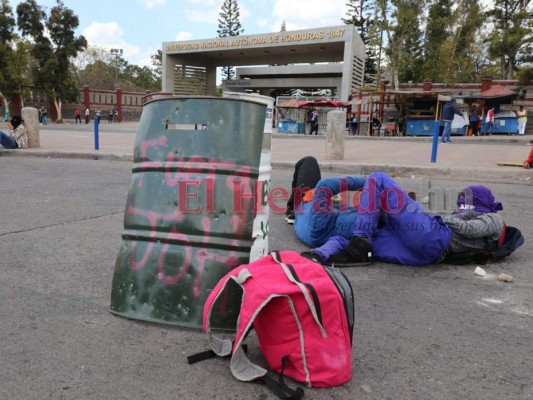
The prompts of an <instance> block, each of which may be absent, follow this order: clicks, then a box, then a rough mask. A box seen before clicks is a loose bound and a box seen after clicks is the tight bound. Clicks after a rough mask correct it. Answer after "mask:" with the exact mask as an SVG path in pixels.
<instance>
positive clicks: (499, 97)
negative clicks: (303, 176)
mask: <svg viewBox="0 0 533 400" xmlns="http://www.w3.org/2000/svg"><path fill="white" fill-rule="evenodd" d="M516 97H518V94H517V93H516V92H513V91H512V90H510V89H507V88H505V87H503V86H501V85H496V86H493V87H492V88H490V89H488V90H485V91H484V92H481V93H479V94H478V95H476V96H469V97H466V98H465V100H466V101H468V102H471V103H472V102H477V103H478V104H480V105H481V106H482V110H483V113H482V115H481V116H480V118H481V130H480V133H481V134H482V135H484V134H486V133H488V124H487V122H486V121H485V120H486V117H487V112H488V110H490V109H491V108H492V107H494V109H495V110H494V127H493V129H492V133H493V134H496V133H498V134H499V133H503V134H507V135H516V134H518V118H517V117H516V114H515V113H514V111H513V102H514V99H515V98H516Z"/></svg>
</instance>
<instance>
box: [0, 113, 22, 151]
mask: <svg viewBox="0 0 533 400" xmlns="http://www.w3.org/2000/svg"><path fill="white" fill-rule="evenodd" d="M7 127H8V128H9V134H8V133H5V132H2V131H0V146H2V147H4V148H6V149H27V148H28V131H27V130H26V127H25V126H24V125H22V118H21V117H20V115H13V116H12V117H11V121H8V122H7Z"/></svg>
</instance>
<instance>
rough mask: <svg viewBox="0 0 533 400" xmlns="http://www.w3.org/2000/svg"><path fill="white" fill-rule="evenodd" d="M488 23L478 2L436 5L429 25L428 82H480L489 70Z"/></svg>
mask: <svg viewBox="0 0 533 400" xmlns="http://www.w3.org/2000/svg"><path fill="white" fill-rule="evenodd" d="M484 20H485V18H484V16H483V14H482V10H481V6H480V4H479V1H477V0H453V1H452V0H437V1H435V2H434V3H433V4H432V5H431V6H430V8H429V13H428V18H427V24H426V40H425V44H424V70H423V73H422V74H423V76H424V78H431V79H432V80H433V81H435V82H445V83H453V82H471V81H473V80H477V79H479V77H480V76H481V75H482V74H483V70H484V69H485V68H486V61H485V60H486V46H484V45H483V42H482V40H481V37H482V30H481V28H480V27H482V26H483V25H484V24H483V22H484Z"/></svg>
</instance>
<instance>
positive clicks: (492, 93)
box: [479, 85, 517, 98]
mask: <svg viewBox="0 0 533 400" xmlns="http://www.w3.org/2000/svg"><path fill="white" fill-rule="evenodd" d="M516 95H517V93H516V92H513V91H512V90H510V89H507V88H506V87H503V86H501V85H495V86H493V87H491V88H490V89H489V90H485V91H484V92H481V93H479V97H482V98H483V97H504V96H516Z"/></svg>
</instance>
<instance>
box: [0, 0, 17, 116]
mask: <svg viewBox="0 0 533 400" xmlns="http://www.w3.org/2000/svg"><path fill="white" fill-rule="evenodd" d="M14 30H15V19H14V18H13V10H12V8H11V7H10V6H9V2H8V1H7V0H2V1H1V2H0V54H1V55H2V57H0V96H1V97H2V99H3V103H4V107H6V109H9V103H10V101H11V100H10V99H11V98H12V96H13V90H14V89H15V87H16V85H15V82H14V81H13V77H12V76H11V72H12V60H13V47H12V46H13V38H14V33H13V32H14Z"/></svg>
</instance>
